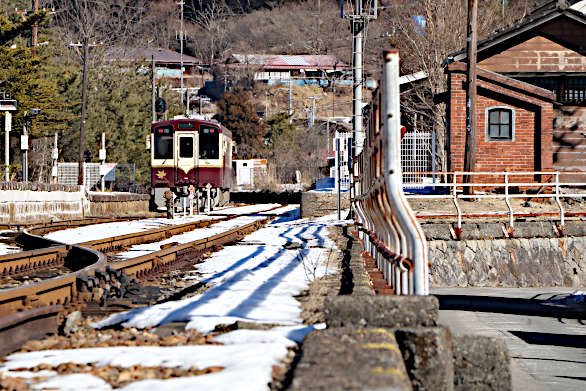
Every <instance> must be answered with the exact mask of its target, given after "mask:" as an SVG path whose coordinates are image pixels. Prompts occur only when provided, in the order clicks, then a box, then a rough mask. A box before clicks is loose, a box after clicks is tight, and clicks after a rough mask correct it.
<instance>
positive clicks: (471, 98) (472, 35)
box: [463, 0, 478, 194]
mask: <svg viewBox="0 0 586 391" xmlns="http://www.w3.org/2000/svg"><path fill="white" fill-rule="evenodd" d="M477 15H478V2H477V0H468V28H467V37H466V44H467V57H468V69H467V72H466V83H467V87H468V89H467V92H466V147H465V153H466V155H465V157H464V171H474V169H475V166H476V46H477V38H476V30H477V25H478V24H477V22H478V18H477ZM463 179H464V183H470V182H472V176H471V175H465V176H464V178H463ZM464 192H465V194H472V193H473V191H472V188H471V187H468V186H467V187H465V188H464Z"/></svg>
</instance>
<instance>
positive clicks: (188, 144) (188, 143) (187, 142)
mask: <svg viewBox="0 0 586 391" xmlns="http://www.w3.org/2000/svg"><path fill="white" fill-rule="evenodd" d="M179 157H185V158H190V157H193V137H191V136H189V137H179Z"/></svg>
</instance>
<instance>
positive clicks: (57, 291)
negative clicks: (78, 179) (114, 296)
mask: <svg viewBox="0 0 586 391" xmlns="http://www.w3.org/2000/svg"><path fill="white" fill-rule="evenodd" d="M234 217H235V216H234ZM230 218H232V217H223V218H220V219H214V220H205V221H199V222H194V223H187V224H181V225H177V226H172V227H166V228H161V229H156V230H152V231H146V232H140V233H137V234H129V235H122V236H118V237H115V238H107V239H101V240H94V241H89V242H85V243H80V244H79V245H67V244H64V243H60V242H57V241H53V240H49V239H46V238H42V237H39V236H36V235H33V234H31V233H28V232H24V233H23V234H22V237H21V240H22V241H24V242H26V243H35V245H39V244H40V243H42V244H43V245H47V246H50V247H49V248H47V249H42V250H30V251H23V252H22V253H19V254H11V255H9V256H4V257H1V258H0V261H1V259H2V258H4V261H5V262H4V263H3V265H4V269H2V270H8V271H7V272H10V270H12V272H13V273H16V272H19V271H25V270H30V268H34V267H35V265H36V266H37V267H39V266H40V267H43V266H44V265H54V264H59V263H63V264H65V265H68V266H69V267H70V268H73V270H76V271H74V272H72V273H69V274H67V275H63V276H59V277H55V278H51V279H48V280H44V281H41V282H37V283H33V284H29V285H23V286H21V287H17V288H10V289H4V290H0V354H4V353H6V352H10V351H13V350H14V349H16V348H18V347H19V346H21V345H22V344H23V343H24V342H25V341H26V340H28V339H30V338H38V337H40V336H42V335H46V334H47V333H50V332H55V331H56V327H57V324H58V323H59V321H58V318H59V316H60V314H61V313H63V312H64V311H65V310H67V308H72V307H79V305H82V304H83V303H84V302H89V301H96V300H99V299H100V297H102V295H103V294H104V290H107V289H108V287H109V286H110V285H111V284H115V283H117V282H118V283H119V281H116V280H117V279H118V280H119V279H121V277H122V276H125V277H124V278H125V279H128V278H130V277H136V278H139V279H140V278H143V277H148V276H150V275H152V274H153V273H159V272H164V271H166V270H169V269H170V268H171V266H172V265H173V264H174V263H175V262H177V261H180V260H183V259H184V258H185V257H186V256H187V255H189V256H193V255H194V254H198V253H203V252H204V251H206V250H209V249H212V248H217V247H218V246H221V245H224V244H227V243H230V242H234V241H236V240H238V238H240V237H241V236H243V235H246V234H248V233H250V232H252V231H255V230H257V229H258V228H260V227H261V226H262V225H264V224H266V222H267V221H269V220H270V219H271V217H266V218H264V219H259V220H256V221H253V222H250V223H248V224H245V225H243V226H240V227H236V228H233V229H230V230H228V231H225V232H222V233H220V234H216V235H213V236H210V237H208V238H204V239H200V240H197V241H194V242H190V243H185V244H175V245H171V246H169V247H165V248H162V249H161V250H159V251H155V252H153V253H150V254H146V255H143V256H140V257H137V258H132V259H128V260H124V261H118V262H115V263H112V264H108V261H107V257H106V256H105V255H104V254H103V253H102V252H101V251H112V250H115V249H120V248H124V247H127V246H130V245H134V244H140V243H145V242H153V241H159V240H164V239H166V238H168V237H171V236H173V235H177V234H180V233H183V232H186V231H189V230H192V229H195V228H199V227H205V226H207V225H210V224H213V223H216V222H218V221H222V220H228V219H230ZM38 257H41V258H38ZM10 259H12V265H10V263H11V261H10ZM39 259H42V260H41V261H39ZM0 265H2V263H0ZM6 265H9V266H8V268H7V269H6ZM17 270H18V271H17ZM104 287H106V289H104ZM106 294H107V292H106Z"/></svg>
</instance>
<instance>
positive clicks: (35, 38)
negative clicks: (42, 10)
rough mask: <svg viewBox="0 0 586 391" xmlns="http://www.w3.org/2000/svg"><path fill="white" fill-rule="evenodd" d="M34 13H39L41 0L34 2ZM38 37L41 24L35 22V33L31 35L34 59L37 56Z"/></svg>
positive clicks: (34, 0)
mask: <svg viewBox="0 0 586 391" xmlns="http://www.w3.org/2000/svg"><path fill="white" fill-rule="evenodd" d="M33 12H35V13H37V12H39V0H33ZM38 35H39V22H35V24H33V31H32V35H31V46H32V48H33V50H32V52H33V53H32V54H33V57H35V56H36V55H37V42H38Z"/></svg>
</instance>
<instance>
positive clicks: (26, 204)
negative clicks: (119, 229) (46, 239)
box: [0, 182, 149, 225]
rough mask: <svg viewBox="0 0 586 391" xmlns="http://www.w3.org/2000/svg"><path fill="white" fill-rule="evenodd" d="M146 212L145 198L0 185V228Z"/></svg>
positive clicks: (58, 187)
mask: <svg viewBox="0 0 586 391" xmlns="http://www.w3.org/2000/svg"><path fill="white" fill-rule="evenodd" d="M148 211H149V195H148V194H133V193H96V192H90V193H89V194H87V195H86V193H85V191H84V190H83V188H82V187H80V186H71V185H58V184H45V183H21V182H0V224H6V225H17V224H31V223H43V222H48V221H53V220H73V219H82V218H84V217H85V216H99V217H118V216H137V215H145V214H147V213H148Z"/></svg>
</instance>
